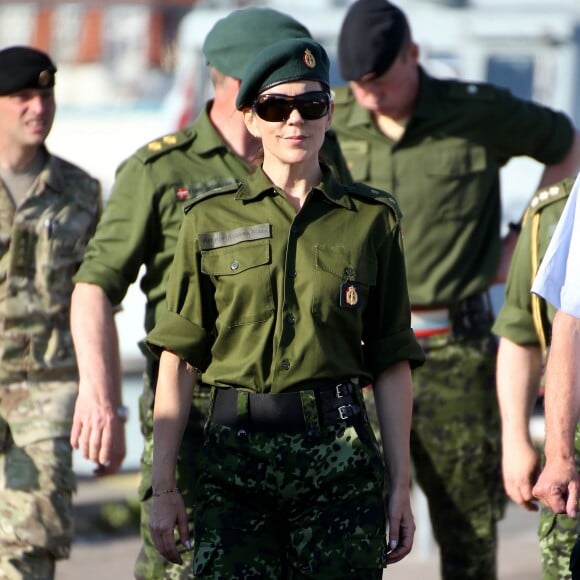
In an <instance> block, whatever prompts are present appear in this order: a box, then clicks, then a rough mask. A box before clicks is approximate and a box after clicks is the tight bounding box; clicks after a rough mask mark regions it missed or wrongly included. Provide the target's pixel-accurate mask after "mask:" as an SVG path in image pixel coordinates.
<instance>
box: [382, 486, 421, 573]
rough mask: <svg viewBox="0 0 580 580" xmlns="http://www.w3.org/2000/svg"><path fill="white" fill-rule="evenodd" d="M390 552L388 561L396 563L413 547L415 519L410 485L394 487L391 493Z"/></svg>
mask: <svg viewBox="0 0 580 580" xmlns="http://www.w3.org/2000/svg"><path fill="white" fill-rule="evenodd" d="M388 514H389V553H388V556H387V562H388V563H389V564H394V563H395V562H398V561H399V560H402V559H403V558H404V557H405V556H406V555H407V554H408V553H409V552H410V551H411V548H412V547H413V538H414V537H415V519H414V518H413V512H412V510H411V498H410V495H409V489H408V487H407V488H405V489H401V490H397V489H393V490H392V491H391V492H390V493H389V507H388Z"/></svg>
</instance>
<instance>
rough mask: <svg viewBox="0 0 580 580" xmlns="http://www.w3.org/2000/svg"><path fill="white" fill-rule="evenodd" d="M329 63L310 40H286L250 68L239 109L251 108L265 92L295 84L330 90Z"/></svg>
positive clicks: (272, 46) (261, 54) (319, 48)
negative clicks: (309, 83) (307, 83)
mask: <svg viewBox="0 0 580 580" xmlns="http://www.w3.org/2000/svg"><path fill="white" fill-rule="evenodd" d="M329 67H330V64H329V60H328V55H327V54H326V51H325V50H324V48H322V46H321V45H320V44H318V42H316V41H314V40H312V39H309V38H287V39H285V40H280V41H279V42H277V43H276V44H273V45H271V46H269V47H267V48H265V49H264V50H262V51H261V52H260V53H258V55H257V56H256V58H255V59H254V60H253V61H252V62H251V64H250V65H249V66H248V68H247V70H246V73H245V74H244V77H243V78H242V82H241V84H240V90H239V92H238V97H237V98H236V107H237V108H238V109H243V108H244V107H249V106H251V105H252V103H253V102H254V101H255V100H256V97H257V96H258V95H259V94H260V93H261V92H262V91H265V90H266V89H269V88H270V87H273V86H275V85H280V84H282V83H289V82H293V81H318V82H320V83H322V85H323V86H324V87H325V88H328V87H329V84H330V80H329Z"/></svg>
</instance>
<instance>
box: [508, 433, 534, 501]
mask: <svg viewBox="0 0 580 580" xmlns="http://www.w3.org/2000/svg"><path fill="white" fill-rule="evenodd" d="M502 473H503V484H504V487H505V491H506V493H507V494H508V496H509V498H510V499H511V500H512V501H513V502H515V503H517V504H518V505H519V506H521V507H523V508H524V509H527V510H529V511H537V510H538V506H537V503H536V498H535V497H534V494H533V493H532V486H533V485H534V482H535V481H536V479H537V477H538V475H539V473H540V461H539V458H538V454H537V453H536V451H535V449H534V447H533V446H532V445H531V444H529V443H525V444H522V445H515V444H514V443H513V442H506V441H504V444H503V451H502Z"/></svg>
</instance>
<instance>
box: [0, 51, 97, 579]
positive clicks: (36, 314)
mask: <svg viewBox="0 0 580 580" xmlns="http://www.w3.org/2000/svg"><path fill="white" fill-rule="evenodd" d="M55 73H56V67H55V66H54V64H53V62H52V61H51V59H50V58H49V56H48V55H46V54H45V53H43V52H40V51H38V50H35V49H32V48H29V47H25V46H14V47H10V48H6V49H4V50H1V51H0V325H1V330H0V514H1V518H0V578H10V579H15V578H27V579H29V578H42V579H43V580H45V579H50V578H54V575H55V563H56V561H57V560H59V559H62V558H67V557H68V556H69V552H70V547H71V541H72V521H71V517H72V516H71V503H72V502H71V498H72V493H73V491H74V489H75V478H74V473H73V470H72V449H71V445H70V442H69V434H70V429H71V422H72V414H73V406H74V401H75V397H76V393H77V384H78V382H77V370H76V362H75V358H74V350H73V345H72V339H71V334H70V328H69V308H70V296H71V292H72V288H73V282H72V278H73V275H74V273H75V272H76V270H77V268H78V266H79V264H80V262H81V260H82V258H83V254H84V251H85V247H86V244H87V242H88V240H89V238H90V237H91V235H92V234H93V232H94V230H95V227H96V224H97V221H98V217H99V212H100V207H101V201H100V186H99V183H98V182H97V181H96V180H95V179H93V178H92V177H90V176H89V175H88V174H87V173H85V172H84V171H83V170H81V169H79V168H78V167H76V166H74V165H72V164H71V163H69V162H67V161H65V160H63V159H60V158H59V157H56V156H54V155H51V154H50V153H49V152H48V150H47V149H46V147H45V145H44V142H45V139H46V137H47V136H48V134H49V132H50V129H51V127H52V123H53V120H54V115H55V109H56V105H55V99H54V82H55Z"/></svg>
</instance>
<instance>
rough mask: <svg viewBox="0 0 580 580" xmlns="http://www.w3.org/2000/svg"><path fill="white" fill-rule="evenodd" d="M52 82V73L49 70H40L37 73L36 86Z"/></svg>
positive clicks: (47, 84)
mask: <svg viewBox="0 0 580 580" xmlns="http://www.w3.org/2000/svg"><path fill="white" fill-rule="evenodd" d="M51 82H52V73H51V72H50V71H49V70H43V71H40V74H39V75H38V86H39V87H40V88H43V89H44V88H46V87H48V86H49V85H50V84H51Z"/></svg>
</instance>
